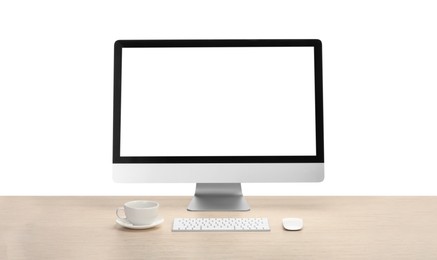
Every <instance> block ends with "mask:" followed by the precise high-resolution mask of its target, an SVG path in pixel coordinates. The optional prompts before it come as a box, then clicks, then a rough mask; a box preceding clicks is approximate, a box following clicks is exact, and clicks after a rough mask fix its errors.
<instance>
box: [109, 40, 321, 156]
mask: <svg viewBox="0 0 437 260" xmlns="http://www.w3.org/2000/svg"><path fill="white" fill-rule="evenodd" d="M290 46H292V47H314V72H315V73H314V74H315V113H316V117H315V118H316V155H308V156H306V155H305V156H120V127H121V88H122V86H121V75H122V49H123V48H172V47H290ZM322 86H323V82H322V42H321V41H320V40H318V39H275V40H267V39H262V40H117V41H116V42H115V44H114V107H113V109H114V110H113V112H114V114H113V115H114V118H113V163H146V164H147V163H307V162H317V163H323V162H324V141H323V91H322Z"/></svg>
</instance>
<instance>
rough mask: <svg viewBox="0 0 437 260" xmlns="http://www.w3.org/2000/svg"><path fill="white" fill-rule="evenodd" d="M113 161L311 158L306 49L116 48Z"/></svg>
mask: <svg viewBox="0 0 437 260" xmlns="http://www.w3.org/2000/svg"><path fill="white" fill-rule="evenodd" d="M122 59H123V60H122V76H121V79H122V83H121V85H122V87H121V129H120V155H121V156H233V155H240V156H244V155H246V156H250V155H255V156H256V155H258V156H260V155H316V131H315V129H316V123H315V122H316V120H315V98H314V96H315V94H314V86H315V83H314V48H313V47H288V48H285V47H280V48H274V47H259V48H255V47H248V48H242V47H239V48H229V47H226V48H123V54H122Z"/></svg>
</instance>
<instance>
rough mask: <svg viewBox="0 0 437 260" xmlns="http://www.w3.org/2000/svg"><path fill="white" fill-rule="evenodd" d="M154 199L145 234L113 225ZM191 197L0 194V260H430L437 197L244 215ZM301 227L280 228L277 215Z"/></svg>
mask: <svg viewBox="0 0 437 260" xmlns="http://www.w3.org/2000/svg"><path fill="white" fill-rule="evenodd" d="M134 199H149V200H156V201H159V202H160V204H161V208H160V214H161V215H162V216H163V217H164V218H165V222H164V223H163V224H162V225H161V226H159V227H157V228H154V229H150V230H128V229H124V228H121V227H119V226H118V225H116V224H115V208H116V207H118V206H120V205H122V204H123V203H124V202H125V201H129V200H134ZM189 200H190V198H189V197H0V218H1V220H2V221H1V222H0V259H156V258H170V259H178V258H187V259H247V258H254V259H437V197H248V198H247V200H248V202H249V203H250V205H251V207H252V210H251V211H249V212H188V211H186V209H185V207H186V206H187V204H188V202H189ZM264 216H265V217H268V219H269V222H270V227H271V229H272V230H271V232H261V233H249V232H245V233H220V232H216V233H178V232H171V224H172V221H173V218H174V217H264ZM293 216H297V217H301V218H303V219H304V224H305V226H304V229H303V230H301V231H298V232H290V231H285V230H283V229H282V226H281V219H282V218H284V217H293Z"/></svg>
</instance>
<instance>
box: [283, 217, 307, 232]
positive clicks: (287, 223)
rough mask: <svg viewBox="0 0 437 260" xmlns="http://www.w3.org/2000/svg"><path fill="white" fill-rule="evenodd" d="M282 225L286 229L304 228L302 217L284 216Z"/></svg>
mask: <svg viewBox="0 0 437 260" xmlns="http://www.w3.org/2000/svg"><path fill="white" fill-rule="evenodd" d="M282 225H283V226H284V228H285V229H286V230H291V231H297V230H301V229H302V228H303V220H302V219H301V218H284V219H282Z"/></svg>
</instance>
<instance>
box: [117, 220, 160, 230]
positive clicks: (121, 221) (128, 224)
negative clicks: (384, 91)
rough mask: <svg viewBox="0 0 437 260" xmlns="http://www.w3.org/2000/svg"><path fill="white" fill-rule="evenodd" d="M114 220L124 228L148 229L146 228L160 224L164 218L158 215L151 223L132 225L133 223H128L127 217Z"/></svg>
mask: <svg viewBox="0 0 437 260" xmlns="http://www.w3.org/2000/svg"><path fill="white" fill-rule="evenodd" d="M115 222H117V224H119V225H120V226H122V227H125V228H130V229H148V228H152V227H156V226H158V225H159V224H161V223H162V222H164V218H162V217H158V219H156V221H155V222H153V223H152V224H148V225H134V224H132V223H130V222H129V221H128V220H127V219H121V218H117V219H116V220H115Z"/></svg>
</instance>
